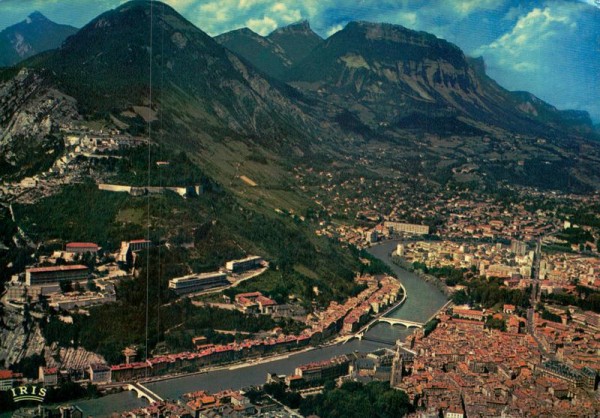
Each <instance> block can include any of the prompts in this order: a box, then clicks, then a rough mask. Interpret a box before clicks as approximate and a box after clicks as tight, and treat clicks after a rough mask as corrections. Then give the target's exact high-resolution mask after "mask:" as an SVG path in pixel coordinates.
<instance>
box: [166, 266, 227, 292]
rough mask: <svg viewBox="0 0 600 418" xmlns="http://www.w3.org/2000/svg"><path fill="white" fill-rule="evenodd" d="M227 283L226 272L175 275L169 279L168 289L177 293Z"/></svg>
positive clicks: (195, 290)
mask: <svg viewBox="0 0 600 418" xmlns="http://www.w3.org/2000/svg"><path fill="white" fill-rule="evenodd" d="M228 284H229V281H228V280H227V274H225V273H221V272H219V271H216V272H211V273H202V274H191V275H189V276H183V277H177V278H175V279H171V280H169V289H172V290H174V291H175V292H176V293H178V294H182V293H190V292H198V291H201V290H205V289H210V288H211V287H217V286H226V285H228Z"/></svg>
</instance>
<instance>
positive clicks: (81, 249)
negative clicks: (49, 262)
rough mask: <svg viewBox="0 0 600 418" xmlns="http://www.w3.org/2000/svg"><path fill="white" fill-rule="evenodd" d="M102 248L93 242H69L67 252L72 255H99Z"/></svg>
mask: <svg viewBox="0 0 600 418" xmlns="http://www.w3.org/2000/svg"><path fill="white" fill-rule="evenodd" d="M99 249H100V247H98V244H95V243H93V242H69V243H68V244H67V246H66V251H68V252H70V253H79V254H83V253H94V254H95V253H97V252H98V250H99Z"/></svg>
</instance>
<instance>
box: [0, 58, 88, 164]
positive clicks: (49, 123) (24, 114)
mask: <svg viewBox="0 0 600 418" xmlns="http://www.w3.org/2000/svg"><path fill="white" fill-rule="evenodd" d="M77 117H78V114H77V109H76V102H75V100H74V99H72V98H70V97H68V96H66V95H64V94H62V93H61V92H59V91H58V90H55V89H53V88H49V87H48V86H47V84H46V83H45V81H44V77H43V76H42V75H40V73H38V72H36V71H32V70H27V69H23V70H21V71H20V72H19V73H18V74H17V75H16V76H15V77H14V78H12V79H10V80H8V81H6V82H3V83H1V84H0V174H4V175H6V174H8V175H17V176H22V175H27V174H29V173H36V172H39V171H40V170H41V169H44V168H45V167H44V166H50V165H52V163H53V162H54V160H55V159H56V157H57V156H58V154H59V152H60V150H61V149H62V148H63V145H64V144H63V141H62V136H61V134H60V131H59V127H60V124H61V123H62V122H64V121H67V120H72V119H77Z"/></svg>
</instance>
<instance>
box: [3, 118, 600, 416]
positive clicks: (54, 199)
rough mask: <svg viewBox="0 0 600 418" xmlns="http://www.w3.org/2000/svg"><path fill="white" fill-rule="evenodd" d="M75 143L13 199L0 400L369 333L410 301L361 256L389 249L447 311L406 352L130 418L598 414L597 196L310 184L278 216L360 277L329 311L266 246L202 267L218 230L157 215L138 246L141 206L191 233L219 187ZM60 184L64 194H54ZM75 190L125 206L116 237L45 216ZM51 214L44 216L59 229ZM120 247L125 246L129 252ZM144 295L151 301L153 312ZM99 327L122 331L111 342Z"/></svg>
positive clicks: (115, 134)
mask: <svg viewBox="0 0 600 418" xmlns="http://www.w3.org/2000/svg"><path fill="white" fill-rule="evenodd" d="M64 130H65V132H66V133H67V134H68V138H69V143H68V145H67V146H66V147H65V150H64V151H63V152H64V155H65V156H67V158H60V159H58V160H57V161H59V162H61V161H62V163H61V164H60V165H55V166H53V167H51V168H50V169H49V170H48V171H47V172H45V173H43V174H42V175H40V176H36V177H32V178H25V179H23V180H21V181H19V182H16V183H4V185H3V188H2V190H3V198H4V199H6V200H7V201H8V202H9V203H8V205H7V207H6V213H7V216H8V219H7V225H13V228H14V229H13V230H12V233H13V234H14V235H13V240H14V243H15V244H16V246H15V247H14V248H8V247H7V248H6V249H5V251H7V252H8V253H10V254H11V255H15V254H16V255H17V257H16V258H14V259H13V260H11V263H12V264H11V267H12V270H13V271H14V274H13V275H12V276H11V277H8V279H9V280H8V281H7V282H6V283H5V285H4V286H5V291H4V293H3V296H2V318H3V320H2V330H1V332H2V341H3V345H2V351H1V352H0V358H1V359H2V361H3V362H4V367H6V370H4V371H2V372H1V373H2V374H1V376H2V385H3V386H2V387H3V388H12V387H17V386H20V385H26V384H31V383H34V382H39V383H40V384H42V385H43V386H44V387H47V388H49V389H50V390H51V392H49V393H50V394H51V395H50V396H51V399H54V400H56V401H61V400H67V399H69V398H71V397H89V396H99V395H101V394H102V393H111V392H114V391H115V390H118V389H120V388H125V389H127V388H129V387H130V386H131V385H140V386H136V387H137V388H138V389H137V390H140V391H142V392H144V391H147V390H148V389H147V388H145V387H144V386H143V384H142V382H146V381H152V380H153V379H154V380H155V379H161V378H168V377H171V376H176V375H182V374H185V373H194V372H196V373H197V372H210V370H211V369H212V368H215V367H218V366H221V365H223V364H232V363H237V362H254V361H256V360H257V359H263V358H266V357H269V356H277V355H279V354H281V353H284V352H289V351H295V350H306V349H308V348H310V347H311V346H315V345H320V344H323V343H325V344H335V343H338V342H340V341H347V340H348V339H350V338H352V337H354V336H356V337H361V336H362V335H359V334H361V332H364V328H363V326H364V325H366V324H367V323H369V322H370V321H372V320H373V318H377V317H379V316H380V315H381V314H383V313H384V312H385V311H386V310H387V309H388V308H390V307H394V306H400V305H401V304H402V302H403V300H404V298H405V297H406V296H408V297H410V295H405V290H404V289H403V287H402V286H401V283H400V282H399V281H398V280H397V279H396V278H394V277H392V276H391V275H390V274H391V271H390V269H389V268H388V267H386V266H385V265H383V264H382V263H381V262H380V261H379V260H377V259H375V258H373V257H372V256H370V255H369V254H368V253H367V252H366V251H364V249H366V248H367V247H369V246H371V245H377V244H378V243H379V242H380V241H384V240H388V239H396V240H398V244H397V247H396V249H395V251H394V257H393V260H394V262H395V263H397V264H398V265H399V266H401V267H403V268H405V269H408V270H412V271H415V272H417V273H418V274H419V275H420V276H421V277H422V279H423V280H427V281H431V282H433V283H435V284H436V285H437V286H438V287H439V289H440V290H441V291H443V292H444V293H445V294H446V295H447V296H448V298H449V299H450V300H451V302H452V303H451V305H450V307H448V308H443V309H442V311H440V312H439V314H438V315H437V316H436V317H435V318H433V319H432V320H431V321H430V322H428V323H427V324H425V326H424V327H423V328H422V329H417V331H415V332H414V334H413V335H412V336H411V337H409V338H408V339H407V340H406V341H404V342H401V341H399V342H398V344H397V346H396V347H395V348H392V347H390V348H383V349H381V350H380V351H377V352H373V353H355V354H352V355H344V356H340V357H336V358H333V359H331V360H330V361H322V362H318V363H314V364H306V365H298V368H297V369H296V371H295V373H294V374H293V375H290V376H277V375H272V376H269V377H268V379H267V381H266V382H265V385H264V386H263V387H261V388H256V387H254V388H247V389H244V390H242V391H225V392H219V393H214V394H211V393H207V392H195V393H190V394H186V395H185V396H183V397H182V398H181V399H179V400H163V399H162V398H160V397H159V396H158V395H156V394H154V393H152V392H151V391H150V392H147V397H148V399H149V400H150V401H151V405H150V406H148V407H145V408H142V409H141V410H138V411H133V412H131V413H123V415H124V416H130V415H127V414H132V415H131V416H151V415H152V416H155V415H157V414H158V415H170V416H212V415H210V414H214V413H219V414H224V413H225V411H229V412H227V413H229V414H231V416H235V414H238V415H240V416H241V415H260V416H293V415H294V414H305V415H306V414H308V415H310V414H317V415H319V416H334V415H330V414H334V413H335V412H333V411H336V410H337V409H336V408H342V409H343V408H351V409H348V410H347V411H346V413H347V414H349V415H344V416H355V415H352V414H354V413H357V412H356V411H362V412H361V414H363V416H365V415H364V414H367V416H369V414H371V412H369V411H368V410H365V409H364V408H366V407H365V406H362V407H360V402H361V401H364V402H367V401H366V399H367V398H369V397H373V398H372V399H370V400H369V401H368V402H367V403H369V404H371V405H376V404H377V402H384V403H385V402H387V403H386V408H395V407H397V408H399V409H397V410H396V412H393V414H412V415H414V416H438V415H439V414H440V413H441V414H443V415H444V416H448V417H456V416H469V417H470V416H482V417H486V416H505V417H520V416H589V417H592V416H595V414H596V413H597V411H598V408H599V401H598V396H597V394H598V391H597V386H598V380H599V379H598V376H599V374H598V371H599V370H600V360H599V358H600V357H599V356H598V350H599V349H600V347H599V346H598V344H599V342H598V341H600V339H599V338H598V336H599V333H600V257H599V254H598V240H599V238H600V219H599V218H598V215H597V214H598V208H599V207H600V196H599V195H598V194H592V195H587V196H581V195H569V194H563V193H558V192H543V191H539V190H534V189H526V188H518V187H507V188H505V189H502V190H498V191H495V192H494V193H481V192H475V191H470V190H468V189H461V190H456V189H452V188H446V189H445V190H440V189H438V190H436V191H435V192H432V193H428V191H427V190H424V189H418V190H417V191H414V192H411V191H410V190H409V189H407V188H404V189H403V188H401V187H398V186H397V185H396V186H395V187H393V186H392V184H391V183H390V184H388V183H386V181H384V180H375V181H372V182H368V181H367V180H365V179H363V178H359V179H353V180H348V181H339V182H338V181H337V180H336V179H335V176H336V174H335V173H333V172H320V173H317V172H314V171H312V172H311V171H310V170H308V171H307V172H306V173H307V174H306V177H305V176H301V177H300V178H299V186H298V187H299V188H301V189H306V191H309V192H311V191H314V192H313V193H314V198H313V199H314V203H315V207H319V209H318V210H315V211H314V212H313V213H307V214H306V215H307V216H297V215H294V214H290V213H289V212H284V211H283V210H279V211H278V212H277V213H276V216H278V217H280V218H281V219H284V220H285V221H287V220H292V222H293V223H294V224H298V223H300V224H303V225H306V226H308V227H309V228H311V229H312V230H313V234H314V236H315V237H317V239H327V240H328V242H329V243H330V245H336V246H340V248H346V249H347V250H348V251H350V254H352V257H355V259H356V264H355V265H356V266H358V267H359V268H357V270H356V271H355V272H354V278H353V279H352V283H353V285H352V287H349V288H347V289H346V290H340V293H339V294H337V295H336V296H334V299H333V300H331V299H330V298H329V297H327V298H326V299H320V298H319V294H320V293H321V292H322V289H321V288H320V286H319V284H318V283H319V282H318V281H316V280H315V281H314V283H315V284H314V285H313V286H311V288H310V289H308V292H305V293H298V294H294V293H292V292H291V291H290V290H291V289H290V288H283V287H282V285H281V283H280V282H279V280H281V279H280V277H282V279H283V280H286V279H287V277H290V276H289V275H292V277H293V276H295V275H302V274H303V272H304V271H305V267H301V266H294V267H292V269H291V271H290V269H289V267H286V266H285V265H283V263H282V261H281V259H280V258H278V257H276V258H275V257H271V256H269V253H268V252H264V250H263V251H261V248H260V247H256V246H249V247H248V250H246V251H240V250H235V251H231V250H229V251H230V252H227V251H225V252H220V253H219V254H218V255H217V254H214V253H213V254H212V258H210V259H208V258H201V257H202V256H201V255H200V254H199V253H200V252H201V251H202V249H203V248H204V247H203V245H204V244H203V239H205V237H206V235H209V234H210V233H211V231H212V230H214V229H215V228H217V227H218V221H217V222H215V221H214V220H213V221H208V222H207V223H208V225H207V224H206V223H202V224H200V225H198V226H196V227H195V229H194V230H193V231H190V233H189V234H188V233H187V231H177V234H172V233H170V232H168V230H167V229H166V228H165V229H164V230H161V229H160V228H161V227H164V226H163V224H160V220H159V219H152V218H151V219H150V222H151V226H152V228H151V229H150V235H148V232H147V231H146V236H144V232H145V231H144V228H143V227H142V226H143V225H144V224H145V221H146V220H145V219H143V218H144V217H146V216H147V214H148V212H147V211H145V210H144V205H146V204H150V205H156V206H160V205H161V204H164V202H165V201H170V202H174V203H173V204H174V206H175V207H177V208H178V210H180V211H181V213H182V214H184V215H183V216H181V218H180V221H182V222H188V221H187V220H186V219H185V211H186V209H187V208H186V206H187V205H192V204H202V203H203V202H202V200H203V199H206V198H210V199H211V200H212V201H213V203H212V204H214V205H218V204H219V203H218V200H219V199H227V196H226V192H225V191H224V190H222V189H221V188H220V186H219V185H218V184H216V183H214V182H212V181H211V180H209V179H208V178H207V177H205V176H204V175H202V173H200V172H195V171H194V170H197V169H195V168H194V165H193V164H192V163H191V162H190V161H189V160H187V159H186V158H184V157H181V156H177V155H170V154H169V153H168V152H166V151H163V150H161V151H160V152H162V156H163V157H167V158H162V159H161V160H160V161H156V162H155V165H156V167H157V170H165V178H168V177H169V176H172V175H173V174H172V173H173V172H172V171H168V170H170V169H171V168H172V167H176V168H177V170H176V171H178V172H183V173H190V174H188V177H191V178H192V179H193V180H192V181H189V180H186V179H182V180H181V182H182V185H181V186H177V187H171V186H169V187H162V186H143V185H140V183H136V181H138V180H137V179H136V178H135V175H134V174H133V171H134V170H132V169H131V168H130V167H127V166H125V167H121V166H119V164H120V161H118V160H120V159H121V158H122V157H123V156H125V155H127V156H132V155H134V156H135V155H143V154H145V153H146V152H147V149H148V147H147V145H146V144H145V143H144V141H142V140H141V139H138V138H134V137H129V136H128V135H125V134H123V133H122V132H119V131H117V130H114V131H111V132H99V131H93V130H91V129H90V130H86V131H81V130H74V129H73V128H72V127H68V126H65V127H64ZM157 149H158V148H157ZM156 153H158V151H156ZM96 160H100V161H101V162H100V163H98V162H97V161H96ZM105 160H106V161H107V162H104V161H105ZM113 160H116V161H113ZM130 161H131V163H130V164H135V159H131V160H130ZM57 164H58V163H57ZM97 164H104V165H105V166H111V167H114V168H112V169H111V170H112V171H111V170H105V171H102V172H101V173H102V174H99V175H98V176H97V177H96V179H97V184H94V183H91V182H90V181H89V176H90V175H89V174H87V173H89V171H88V170H90V167H94V166H95V167H96V170H98V165H97ZM297 172H302V168H301V167H298V168H297ZM86 176H87V178H88V179H86ZM307 177H310V178H311V180H310V184H311V186H310V187H307V186H305V184H306V183H308V180H307ZM67 178H68V179H69V180H68V183H69V184H70V185H69V186H68V188H67V189H66V190H67V191H65V189H64V188H62V189H61V188H60V186H58V185H60V184H63V183H65V182H67V181H66V179H67ZM92 178H94V176H93V175H92ZM77 179H80V180H77ZM124 179H128V181H129V182H130V185H125V181H123V180H124ZM319 179H321V181H322V184H318V183H317V180H319ZM194 182H197V184H194ZM167 184H174V183H167ZM250 187H251V186H250ZM69 188H70V190H69ZM360 189H362V190H360ZM394 190H395V192H394ZM357 192H359V193H360V196H361V197H360V198H358V197H356V193H357ZM68 193H75V194H77V193H83V194H93V195H94V196H96V197H97V198H98V199H100V202H99V204H98V205H103V206H104V205H105V206H108V208H107V209H105V210H110V209H111V208H110V205H111V204H113V203H112V199H115V198H116V199H119V200H117V201H116V204H114V205H115V208H114V210H115V211H114V212H113V213H110V214H109V219H108V222H109V224H108V226H107V227H104V228H102V229H101V230H100V229H99V228H98V227H97V226H96V225H86V224H84V223H79V222H84V221H85V215H84V214H85V213H86V211H87V208H85V207H79V208H78V207H75V208H73V209H67V208H65V210H66V213H60V214H56V213H54V212H52V213H51V212H49V211H47V212H46V211H44V210H43V209H40V208H43V207H44V206H45V205H49V208H52V209H56V208H57V205H61V203H60V200H61V199H65V198H67V196H68ZM382 195H383V196H382ZM353 196H354V197H353ZM369 196H370V197H369ZM376 197H378V198H377V199H376ZM412 202H421V203H420V204H413V203H412ZM68 203H69V204H70V205H74V204H75V205H76V200H69V201H68ZM90 204H94V203H91V202H90ZM30 207H35V208H36V209H35V211H34V210H31V209H30ZM63 207H64V206H63ZM162 210H168V206H166V207H164V208H163V209H162ZM238 210H243V209H241V208H240V209H238ZM150 213H151V214H152V211H151V212H150ZM99 216H103V215H102V214H100V215H99ZM110 216H115V220H116V222H118V224H119V225H118V226H115V225H114V223H113V224H111V223H110V222H111V221H113V219H110ZM152 216H156V215H152ZM47 217H50V218H53V221H52V222H51V223H50V224H49V225H48V224H45V218H46V219H47ZM140 218H141V219H140ZM216 219H218V218H216ZM167 222H168V221H167ZM96 231H98V232H97V233H98V236H97V237H96V238H97V239H95V240H90V241H70V240H66V239H64V238H65V237H69V238H73V239H75V238H79V237H81V238H82V239H89V238H94V236H93V235H92V234H94V233H96ZM110 231H114V236H111V235H110ZM78 234H79V235H78ZM123 238H128V240H123V241H119V240H118V239H123ZM215 238H216V239H225V240H227V237H224V236H222V235H220V236H218V238H217V237H215ZM241 242H243V241H241ZM336 243H337V244H336ZM253 253H254V254H253ZM226 254H231V257H232V258H227V259H226V258H225V256H226ZM259 254H264V255H259ZM205 257H206V256H205ZM233 257H239V258H233ZM153 260H158V261H153ZM298 267H300V268H298ZM159 269H160V270H159ZM282 271H283V272H282ZM306 274H308V273H306ZM279 275H281V276H279ZM146 280H149V284H148V288H149V292H148V293H146V292H145V288H146ZM323 290H325V291H329V292H331V290H326V288H323ZM342 292H346V293H345V295H344V293H342ZM307 295H308V297H309V298H310V299H308V298H307ZM146 297H148V298H150V301H151V302H152V303H149V304H148V305H146V303H145V299H146ZM146 306H147V307H148V309H149V311H150V312H149V318H150V324H149V330H150V333H149V334H150V335H149V338H148V340H146V339H145V338H146V336H145V334H144V331H145V328H144V326H145V313H144V311H143V310H144V309H146ZM108 318H114V319H116V320H117V323H114V322H112V323H113V325H112V326H111V327H108V328H107V327H106V326H105V325H104V324H106V321H111V320H109V319H108ZM146 341H147V343H146ZM146 344H147V345H146ZM335 382H337V384H336V383H335ZM378 382H380V383H378ZM132 387H133V386H132ZM73 388H77V390H74V389H73ZM390 388H392V389H390ZM390 390H392V391H391V392H390ZM4 393H5V394H9V393H10V392H4ZM145 396H146V395H145ZM364 397H367V398H364ZM396 397H398V399H396V400H395V401H393V402H392V399H395V398H396ZM388 398H389V399H388ZM340 399H345V400H347V402H349V403H345V402H341V401H340ZM382 399H386V400H387V401H383V400H382ZM2 400H3V406H4V407H5V408H14V407H16V406H17V405H15V404H14V403H11V400H10V397H9V396H5V397H4V398H3V399H2ZM388 401H389V402H388ZM352 402H357V403H358V404H353V403H352ZM390 402H392V403H390ZM332 405H337V406H332ZM344 405H346V406H344ZM349 405H353V406H351V407H350V406H349ZM392 405H396V406H392ZM70 408H75V410H74V411H75V412H73V411H72V413H76V412H77V408H76V407H70ZM356 408H358V409H356ZM361 408H362V409H361ZM23 413H25V412H23ZM340 413H343V412H340ZM373 413H374V412H373ZM199 414H200V415H199ZM201 414H204V415H201ZM269 414H270V415H269ZM277 414H279V415H277ZM390 414H392V412H390ZM393 414H392V415H389V414H388V415H385V414H383V413H382V415H381V416H396V415H393ZM452 414H455V415H452ZM223 416H226V415H223ZM356 416H358V415H356Z"/></svg>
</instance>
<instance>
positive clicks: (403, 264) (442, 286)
mask: <svg viewBox="0 0 600 418" xmlns="http://www.w3.org/2000/svg"><path fill="white" fill-rule="evenodd" d="M390 259H391V260H392V262H393V263H394V264H396V265H397V266H398V267H400V268H402V269H404V270H407V271H410V272H411V273H413V274H416V275H417V276H419V277H420V278H421V279H423V280H425V281H426V282H428V283H431V284H432V285H434V286H435V287H437V288H438V289H439V290H440V291H441V292H442V293H443V294H444V295H445V296H446V297H448V298H449V297H451V296H452V290H451V289H450V287H448V286H447V285H446V283H444V281H443V280H442V279H439V278H437V277H435V276H432V275H431V274H426V273H423V271H421V270H415V268H414V267H413V266H412V264H410V263H409V262H407V261H406V260H405V259H404V258H402V257H400V256H398V255H394V254H393V253H392V254H391V255H390Z"/></svg>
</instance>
